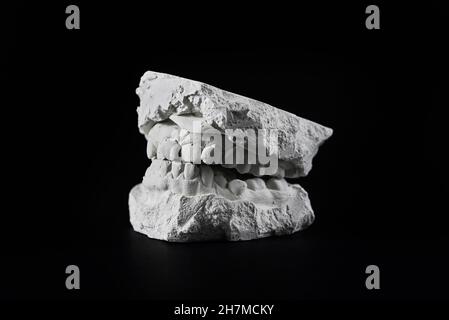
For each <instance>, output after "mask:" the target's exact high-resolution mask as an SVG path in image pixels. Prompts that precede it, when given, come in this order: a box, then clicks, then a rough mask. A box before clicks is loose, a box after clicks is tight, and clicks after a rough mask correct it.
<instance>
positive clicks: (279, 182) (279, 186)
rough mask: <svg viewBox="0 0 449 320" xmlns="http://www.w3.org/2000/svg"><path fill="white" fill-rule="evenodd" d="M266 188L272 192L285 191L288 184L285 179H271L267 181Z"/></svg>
mask: <svg viewBox="0 0 449 320" xmlns="http://www.w3.org/2000/svg"><path fill="white" fill-rule="evenodd" d="M267 187H268V188H269V189H273V190H287V188H288V184H287V181H285V179H278V178H271V179H270V180H268V181H267Z"/></svg>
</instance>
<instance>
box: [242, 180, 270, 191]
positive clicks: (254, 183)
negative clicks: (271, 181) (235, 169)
mask: <svg viewBox="0 0 449 320" xmlns="http://www.w3.org/2000/svg"><path fill="white" fill-rule="evenodd" d="M246 184H247V186H248V189H251V190H254V191H256V190H261V189H266V188H267V187H266V186H265V182H264V181H263V180H262V179H260V178H251V179H248V180H246Z"/></svg>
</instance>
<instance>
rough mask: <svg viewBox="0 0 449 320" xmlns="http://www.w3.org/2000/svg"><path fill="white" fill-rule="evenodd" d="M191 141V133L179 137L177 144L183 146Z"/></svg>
mask: <svg viewBox="0 0 449 320" xmlns="http://www.w3.org/2000/svg"><path fill="white" fill-rule="evenodd" d="M192 143H193V141H192V135H191V134H188V135H187V136H185V137H183V138H180V139H179V144H180V145H181V146H183V145H185V144H192Z"/></svg>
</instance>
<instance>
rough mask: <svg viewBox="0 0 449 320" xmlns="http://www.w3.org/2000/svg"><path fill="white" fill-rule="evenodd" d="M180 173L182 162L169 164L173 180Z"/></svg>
mask: <svg viewBox="0 0 449 320" xmlns="http://www.w3.org/2000/svg"><path fill="white" fill-rule="evenodd" d="M181 171H182V162H177V161H176V162H172V164H171V173H172V175H173V178H177V177H178V176H179V174H180V173H181Z"/></svg>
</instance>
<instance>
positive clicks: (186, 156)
mask: <svg viewBox="0 0 449 320" xmlns="http://www.w3.org/2000/svg"><path fill="white" fill-rule="evenodd" d="M195 149H197V148H194V146H193V144H186V145H183V146H182V147H181V157H182V160H183V161H184V162H193V163H196V164H199V163H201V150H199V152H197V151H198V150H195Z"/></svg>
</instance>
